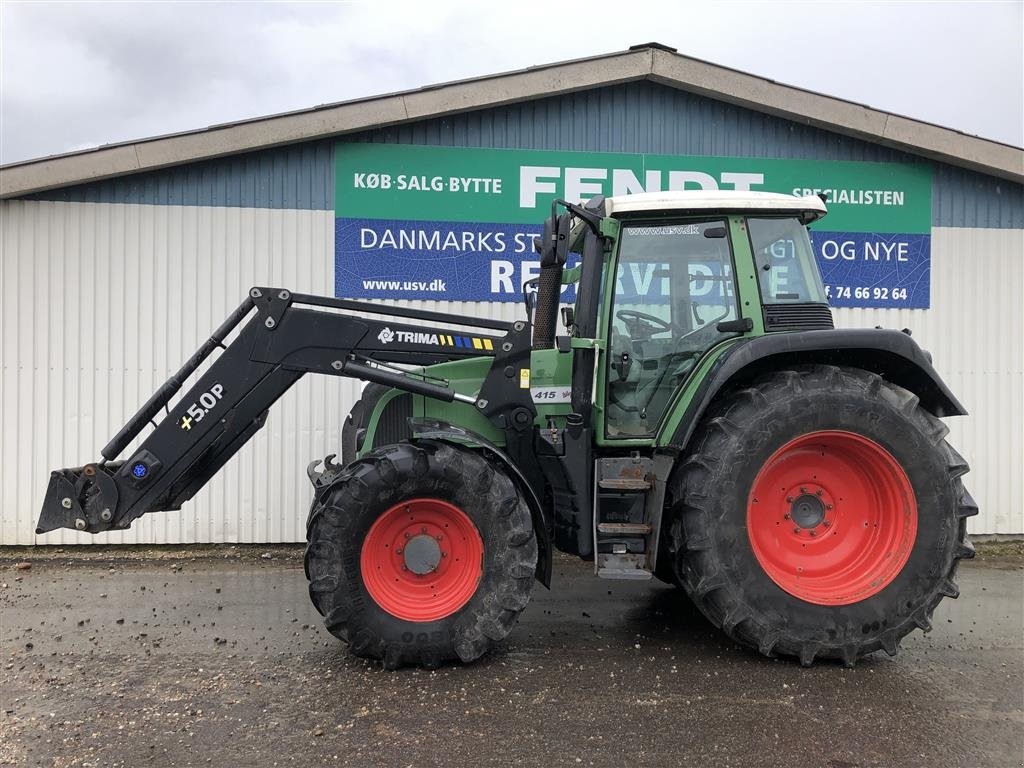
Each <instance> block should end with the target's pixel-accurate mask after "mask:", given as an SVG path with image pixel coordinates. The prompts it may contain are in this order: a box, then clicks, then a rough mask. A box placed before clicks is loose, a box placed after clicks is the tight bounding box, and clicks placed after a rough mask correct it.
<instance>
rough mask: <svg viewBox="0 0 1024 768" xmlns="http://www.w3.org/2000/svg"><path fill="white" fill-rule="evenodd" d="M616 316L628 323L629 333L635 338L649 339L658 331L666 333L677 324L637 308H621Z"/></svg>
mask: <svg viewBox="0 0 1024 768" xmlns="http://www.w3.org/2000/svg"><path fill="white" fill-rule="evenodd" d="M615 317H617V318H618V319H619V320H621V321H622V322H624V323H625V324H626V327H627V328H628V329H629V335H630V336H632V337H633V338H643V339H649V338H650V337H651V336H653V335H654V334H656V333H664V332H665V331H671V330H673V329H674V328H675V325H673V324H672V323H670V322H668V321H667V320H662V319H661V318H660V317H656V316H655V315H649V314H647V313H646V312H637V311H636V310H635V309H620V310H619V311H618V312H616V313H615Z"/></svg>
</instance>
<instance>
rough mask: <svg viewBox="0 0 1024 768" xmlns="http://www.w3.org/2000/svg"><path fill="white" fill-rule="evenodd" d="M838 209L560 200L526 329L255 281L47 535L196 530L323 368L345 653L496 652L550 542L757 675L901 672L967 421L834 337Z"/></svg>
mask: <svg viewBox="0 0 1024 768" xmlns="http://www.w3.org/2000/svg"><path fill="white" fill-rule="evenodd" d="M825 212H826V208H825V204H824V202H823V201H822V200H820V199H819V198H816V197H805V198H798V197H793V196H788V195H779V194H771V193H755V192H729V193H725V192H721V193H706V192H667V193H647V194H637V195H630V196H625V197H614V198H608V199H604V198H595V199H593V200H591V201H589V202H588V203H586V204H585V205H576V204H571V203H568V202H565V201H557V202H556V203H555V204H553V205H552V213H551V217H550V219H549V220H547V221H546V222H545V225H544V233H543V235H542V236H541V237H539V238H538V239H537V242H536V248H537V251H538V253H539V255H540V272H539V277H538V278H536V280H535V286H527V287H528V288H533V287H535V288H536V291H535V292H533V291H532V290H531V291H526V292H525V296H524V298H525V300H526V301H525V303H526V317H524V318H523V319H522V320H519V321H516V322H512V323H508V322H501V321H495V320H488V319H480V318H470V317H459V316H453V315H446V314H441V313H435V312H427V311H421V310H414V309H407V308H400V307H389V306H382V305H379V304H369V303H362V302H356V301H349V300H344V299H334V298H327V297H320V296H312V295H302V294H293V293H291V292H290V291H288V290H282V289H277V288H264V287H259V288H253V289H252V290H251V291H250V293H249V296H248V297H247V298H246V299H245V301H243V303H242V304H241V305H240V306H239V307H238V308H237V309H236V310H235V311H234V312H233V313H232V314H231V316H230V317H229V318H228V319H227V320H226V321H225V322H224V324H223V325H222V326H221V327H220V328H218V329H217V330H216V331H215V332H214V334H213V335H212V336H211V338H210V339H209V340H208V341H207V342H206V343H205V344H204V345H203V346H202V347H201V348H200V349H199V350H198V351H197V352H196V353H195V354H194V355H193V356H192V358H191V359H190V360H189V361H188V362H187V363H186V364H185V365H184V366H183V367H182V369H181V370H180V371H178V373H176V374H175V375H174V376H172V377H171V378H170V379H169V380H168V381H167V382H166V383H165V384H164V385H163V386H162V387H161V388H160V389H159V390H158V391H157V392H156V393H155V394H154V395H153V396H152V397H151V398H150V400H149V401H148V402H147V403H146V404H145V405H143V407H142V408H141V409H140V410H139V412H138V413H137V414H136V415H135V416H134V417H133V418H132V419H131V420H130V421H129V422H128V423H127V424H126V425H125V426H124V427H123V428H122V429H121V431H120V432H119V433H118V434H117V435H116V436H115V437H114V438H113V439H112V440H111V442H110V443H109V444H108V445H107V446H106V447H105V448H104V449H103V450H102V451H101V455H102V457H103V459H102V460H101V461H98V462H95V463H91V464H87V465H85V466H83V467H77V468H74V469H62V470H58V471H55V472H53V473H52V474H51V478H50V483H49V487H48V489H47V493H46V498H45V501H44V503H43V509H42V513H41V515H40V518H39V524H38V529H37V530H38V532H40V533H43V532H46V531H49V530H53V529H56V528H59V527H68V528H72V529H76V530H81V531H89V532H94V533H95V532H99V531H104V530H110V529H118V528H126V527H128V526H129V525H130V524H131V522H132V521H133V520H135V519H136V518H138V517H139V516H140V515H142V514H144V513H147V512H153V511H158V510H169V509H179V508H180V507H181V505H182V504H183V503H184V502H185V501H187V500H188V499H190V498H191V497H192V496H193V495H194V494H195V493H196V491H198V490H199V489H200V488H201V487H202V486H203V485H204V484H205V483H206V482H207V481H208V480H209V479H210V477H212V476H213V475H214V474H215V473H216V472H217V471H218V470H219V469H220V468H221V466H223V464H224V463H225V462H226V461H227V460H228V458H230V457H231V456H232V455H233V454H234V453H235V451H237V450H238V448H239V447H241V445H243V444H244V443H245V442H246V441H247V440H248V439H249V438H250V437H251V436H252V435H253V434H254V433H255V432H256V431H257V430H258V429H259V428H260V427H261V426H262V425H263V423H264V422H265V420H266V417H267V413H268V410H269V408H270V407H271V406H272V405H273V403H274V402H275V401H276V400H277V398H278V397H280V396H281V394H283V393H284V392H285V391H286V390H287V389H288V388H289V387H290V386H291V385H292V384H293V383H295V382H296V381H297V380H298V379H299V378H301V377H302V376H303V375H304V374H305V373H309V372H315V373H321V374H326V375H338V376H349V377H357V378H360V379H362V380H364V381H366V382H368V383H367V384H366V386H365V387H364V389H363V394H362V397H361V399H360V401H359V402H358V403H357V404H356V405H355V407H354V408H353V409H352V412H351V413H350V414H349V416H348V418H347V421H346V423H345V425H344V429H343V441H342V442H343V445H342V446H341V457H342V458H341V461H340V462H335V461H334V458H335V457H334V455H332V456H329V457H327V459H325V460H324V461H323V462H322V463H321V462H319V461H317V462H313V463H312V464H311V465H310V466H309V468H308V470H307V472H308V474H309V477H310V480H311V481H312V484H313V487H314V500H313V505H312V509H311V511H310V513H309V517H308V523H307V532H308V546H307V549H306V557H305V568H306V574H307V576H308V578H309V592H310V596H311V598H312V601H313V604H314V605H315V606H316V608H317V610H318V611H319V612H320V613H321V614H322V615H323V616H324V620H325V623H326V626H327V628H328V630H329V631H330V632H332V633H333V634H334V635H336V636H338V637H339V638H341V639H342V640H345V641H346V642H348V643H349V644H350V646H351V648H352V650H353V652H354V653H356V654H358V655H360V656H364V657H369V658H373V659H379V660H381V661H382V662H383V663H384V665H385V666H386V667H388V668H394V667H398V666H402V665H406V664H418V665H422V666H424V667H428V668H432V667H436V666H438V665H439V664H442V663H444V662H446V661H448V660H451V659H460V660H461V661H463V662H470V661H473V660H474V659H477V658H479V657H480V656H481V655H482V654H484V653H485V652H486V651H487V650H488V649H489V648H491V647H492V646H494V645H495V644H496V643H498V642H500V641H501V640H502V639H503V638H504V637H505V636H506V635H507V634H508V633H509V632H510V631H511V629H512V627H513V626H514V624H515V622H516V620H517V618H518V616H519V614H520V612H522V611H523V610H524V609H525V608H526V606H527V604H528V603H529V600H530V595H531V592H532V589H533V586H534V582H535V581H540V582H541V583H542V584H543V585H544V586H546V587H550V581H551V570H552V568H551V562H552V553H553V551H554V550H556V549H557V550H559V551H561V552H565V553H569V554H571V555H577V556H579V557H580V558H583V559H586V560H588V561H592V562H593V563H594V572H595V575H596V576H597V577H598V578H605V579H637V580H641V579H650V578H652V577H654V578H658V579H660V580H662V581H665V582H670V583H673V584H676V585H678V586H679V587H681V588H682V589H684V590H685V591H686V593H687V595H689V597H690V598H691V599H692V600H693V601H694V602H695V603H696V605H697V607H698V608H699V609H700V610H701V612H702V613H703V614H704V615H705V616H706V617H707V618H708V619H709V620H710V621H711V622H712V623H713V624H715V625H716V626H718V627H720V628H721V629H722V630H723V631H724V632H725V633H726V634H727V635H728V636H729V637H731V638H733V639H734V640H736V641H737V642H739V643H741V644H743V645H746V646H749V647H751V648H755V649H757V650H758V651H760V652H761V653H762V654H765V655H784V656H791V657H795V658H797V659H799V661H800V662H801V663H802V664H804V665H809V664H811V663H812V662H813V661H814V660H815V659H820V658H826V659H838V660H840V661H841V662H842V663H844V664H846V665H852V664H854V663H855V662H856V660H857V659H858V658H860V657H862V656H864V655H866V654H869V653H872V652H874V651H876V650H879V649H881V650H885V651H886V652H888V653H889V654H890V655H891V654H895V653H896V651H897V647H898V645H899V643H900V640H901V639H902V638H903V637H904V636H905V635H907V634H908V633H909V632H911V631H912V630H913V629H914V628H915V627H917V628H920V629H923V630H925V631H927V630H928V629H929V627H930V623H929V622H930V617H931V615H932V612H933V611H934V609H935V607H936V605H937V604H938V602H939V601H940V600H941V599H942V598H943V597H944V596H949V597H956V596H957V587H956V584H955V582H954V577H955V574H956V567H957V562H958V561H959V560H960V559H962V558H969V557H971V556H972V555H973V549H972V548H971V545H970V543H969V542H968V539H967V536H966V518H968V517H969V516H971V515H973V514H976V513H977V508H976V506H975V504H974V502H973V500H972V499H971V497H970V495H969V494H968V493H967V492H966V490H965V489H964V487H963V485H962V483H961V476H962V475H963V474H964V473H965V472H967V470H968V467H967V464H966V463H965V461H964V460H963V458H961V457H960V456H959V454H957V452H956V451H955V450H954V449H953V448H952V447H950V445H949V444H948V443H947V442H946V441H945V436H946V433H947V431H948V430H947V428H946V426H945V425H944V424H943V423H942V422H941V421H940V418H942V417H946V416H954V415H962V414H964V413H965V411H964V409H963V407H962V406H961V405H960V404H959V403H958V402H957V400H956V398H955V397H954V396H953V395H952V394H951V393H950V391H949V389H948V388H947V387H946V386H945V384H943V382H942V381H941V380H940V378H939V376H938V375H937V374H936V372H935V371H934V369H933V368H932V365H931V360H930V357H929V355H928V354H927V353H926V352H923V351H922V350H921V349H920V348H919V347H918V345H917V344H916V343H915V342H914V341H913V340H912V339H911V337H910V334H909V332H906V331H902V332H901V331H891V330H881V329H875V330H835V329H834V328H833V321H832V315H831V311H830V309H829V306H828V301H827V296H826V293H825V290H824V288H823V286H822V282H821V278H820V275H819V272H818V269H817V265H816V262H815V257H814V254H813V251H812V248H811V244H810V240H809V238H808V234H807V227H808V226H809V225H810V224H812V223H813V222H815V221H816V220H818V219H819V218H821V217H822V216H824V215H825ZM570 262H571V263H572V264H573V265H572V266H571V267H570V266H569V264H570ZM572 293H574V294H575V302H574V304H568V303H565V304H563V301H562V299H563V297H568V296H571V295H572ZM559 315H560V316H561V321H562V331H563V332H562V333H559V328H558V325H559V322H558V321H559ZM243 320H248V321H247V322H245V323H244V325H243ZM229 338H230V342H229V341H228V339H229ZM218 349H220V350H222V351H221V352H220V354H219V355H217V356H216V357H215V358H214V359H213V360H212V361H211V362H210V363H209V364H207V365H205V366H204V363H205V362H206V361H207V358H209V357H210V356H211V355H212V354H213V353H214V351H216V350H218ZM201 367H202V368H203V369H202V371H201V372H198V373H197V371H199V369H200V368H201ZM193 374H196V375H195V376H193ZM186 380H189V381H194V383H193V384H192V386H191V388H190V389H189V390H188V391H187V393H186V394H185V395H184V396H183V397H180V398H178V399H177V400H176V402H175V403H174V404H173V405H170V401H171V400H172V399H174V398H175V396H176V395H177V394H178V392H179V391H180V390H181V389H182V388H183V385H184V384H185V382H186ZM161 411H164V415H163V417H162V418H160V419H159V420H158V415H159V414H160V413H161ZM150 423H152V425H153V429H152V431H151V432H150V433H149V434H148V435H147V436H146V438H145V439H144V440H143V441H142V442H141V444H140V445H139V447H137V448H136V449H134V450H133V451H132V452H131V453H130V455H129V456H128V458H127V459H124V460H118V456H119V455H120V454H121V453H122V452H123V451H125V449H126V448H127V447H128V445H129V444H130V443H132V442H133V441H134V440H135V438H136V437H137V436H139V435H140V433H141V432H142V430H143V429H144V428H145V427H146V425H147V424H150Z"/></svg>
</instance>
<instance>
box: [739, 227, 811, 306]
mask: <svg viewBox="0 0 1024 768" xmlns="http://www.w3.org/2000/svg"><path fill="white" fill-rule="evenodd" d="M747 231H748V232H749V233H750V246H751V250H752V251H753V254H754V261H755V263H756V264H757V274H758V278H759V279H758V282H759V283H760V287H761V300H762V301H763V302H764V303H765V304H787V303H804V302H816V303H821V304H824V303H826V301H827V300H826V298H825V289H824V287H822V284H821V276H820V274H819V272H818V268H817V265H816V264H815V261H814V250H813V248H812V247H811V241H810V238H809V237H808V235H807V229H806V227H804V226H803V225H802V224H801V223H800V222H799V221H798V220H796V219H794V218H748V219H747Z"/></svg>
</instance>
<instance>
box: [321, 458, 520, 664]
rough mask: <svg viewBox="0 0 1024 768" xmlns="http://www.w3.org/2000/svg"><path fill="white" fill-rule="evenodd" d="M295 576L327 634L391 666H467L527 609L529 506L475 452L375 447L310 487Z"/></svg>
mask: <svg viewBox="0 0 1024 768" xmlns="http://www.w3.org/2000/svg"><path fill="white" fill-rule="evenodd" d="M307 539H308V545H307V547H306V561H305V565H306V576H307V577H308V578H309V595H310V598H311V599H312V601H313V605H314V606H315V607H316V609H317V610H318V611H319V612H320V613H321V614H322V615H323V616H324V622H325V624H326V626H327V629H328V630H329V631H330V632H331V633H332V634H334V635H335V636H337V637H339V638H341V639H342V640H344V641H346V642H348V643H349V645H350V646H351V648H352V651H353V652H354V653H355V654H356V655H358V656H364V657H367V658H373V659H379V660H381V661H382V662H383V663H384V666H385V667H387V668H390V669H394V668H396V667H399V666H402V665H404V664H419V665H422V666H424V667H428V668H432V667H436V666H438V665H439V664H441V663H442V662H444V661H447V660H450V659H459V660H461V661H464V662H469V661H473V660H474V659H476V658H478V657H480V656H481V655H483V654H484V653H485V652H486V651H487V650H488V649H489V648H490V647H491V646H492V645H494V644H495V643H497V642H498V641H500V640H502V639H503V638H504V637H505V636H506V635H507V634H508V633H509V631H511V629H512V627H513V626H514V625H515V622H516V619H517V618H518V616H519V613H520V612H521V611H522V610H523V609H524V608H525V607H526V604H527V603H528V602H529V599H530V593H531V591H532V589H533V580H534V569H535V567H536V563H537V541H536V538H535V536H534V533H533V525H532V521H531V518H530V510H529V508H528V507H527V505H526V502H525V501H524V499H523V498H522V496H521V494H520V493H519V491H518V489H517V488H516V486H515V484H514V483H513V482H512V480H511V479H510V478H509V477H508V476H507V475H506V474H505V473H504V471H502V469H501V468H500V467H499V466H496V465H494V464H492V463H490V462H489V461H488V460H487V459H486V458H484V457H483V456H481V455H479V454H477V453H474V452H472V451H469V450H465V449H461V448H456V447H453V446H451V445H448V444H445V443H440V442H432V441H422V442H419V443H416V444H415V445H414V444H410V443H400V444H397V445H391V446H387V447H384V448H381V449H378V450H376V451H374V452H373V453H371V454H370V455H368V456H366V457H365V458H363V459H359V460H357V461H355V462H353V463H352V464H350V465H348V466H347V467H345V469H344V470H342V471H341V473H339V475H338V476H337V477H336V479H335V481H334V482H333V483H331V484H330V485H329V486H328V487H326V488H324V489H321V490H319V491H318V492H317V498H316V499H315V500H314V502H313V508H312V510H311V512H310V517H309V522H308V525H307Z"/></svg>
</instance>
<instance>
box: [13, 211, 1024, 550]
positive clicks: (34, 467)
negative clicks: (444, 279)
mask: <svg viewBox="0 0 1024 768" xmlns="http://www.w3.org/2000/svg"><path fill="white" fill-rule="evenodd" d="M0 205H2V208H0V215H2V221H0V225H2V230H3V233H2V249H3V250H2V254H0V345H2V346H0V358H2V364H3V370H2V376H0V471H2V475H3V476H2V480H3V482H2V483H0V494H2V495H0V544H32V543H46V544H58V543H60V544H63V543H72V542H76V543H77V542H83V543H84V542H125V543H129V542H132V543H135V542H138V543H142V542H146V543H178V542H281V541H301V540H302V539H303V537H304V531H303V528H304V522H305V515H306V509H307V507H308V503H309V499H310V491H309V486H308V481H307V480H306V476H305V472H304V471H303V470H304V467H305V465H306V463H307V462H308V461H309V460H311V459H312V458H316V457H322V456H323V455H325V454H326V453H331V452H334V451H335V450H337V446H338V445H339V442H340V432H341V424H342V420H343V418H344V415H345V414H346V413H347V411H348V409H349V408H350V407H351V405H352V403H353V402H354V400H355V398H356V395H357V392H358V388H359V386H360V385H359V382H356V381H353V380H345V379H335V378H333V377H322V376H309V377H306V378H304V379H303V380H302V381H300V382H299V383H298V384H297V385H296V386H295V387H294V388H293V389H292V390H291V391H290V392H289V393H288V394H287V395H285V397H284V398H282V400H281V401H280V402H279V404H278V405H277V406H276V407H275V408H274V409H273V410H272V411H271V415H270V418H269V419H268V422H267V426H266V427H264V429H263V430H262V431H261V432H260V433H258V434H257V436H256V437H255V438H254V439H253V440H252V441H251V442H250V443H249V444H248V445H247V446H246V447H245V448H243V449H242V450H241V451H240V452H239V454H238V455H237V456H236V457H235V458H234V459H233V460H232V461H231V462H229V464H228V465H227V467H226V468H225V469H224V470H223V471H222V472H221V473H220V474H219V475H218V476H217V477H216V478H215V479H214V480H213V481H211V482H210V484H209V485H208V486H207V487H206V488H205V489H203V490H202V491H201V492H200V493H199V494H198V495H197V496H196V498H195V499H194V500H193V501H191V502H189V503H188V504H186V505H185V507H184V509H182V510H181V511H179V512H163V513H156V514H152V515H146V516H144V517H143V518H141V519H140V520H138V521H137V522H136V523H135V524H134V525H133V527H132V528H131V529H130V530H128V531H123V532H117V533H108V534H101V535H99V536H90V535H86V534H79V533H75V532H71V531H61V532H54V533H50V534H47V535H45V536H36V535H35V534H34V527H35V520H36V515H37V513H38V510H39V505H40V503H41V501H42V495H43V492H44V490H45V488H46V482H47V477H48V473H49V471H50V470H51V469H54V468H58V467H64V466H79V465H81V464H82V463H84V462H86V461H88V460H95V459H97V458H99V448H100V447H101V446H103V445H104V444H105V443H106V442H107V440H108V439H109V438H110V437H111V436H112V435H113V434H114V433H115V432H116V431H117V429H118V428H120V426H121V425H122V424H123V423H124V422H125V421H126V420H127V418H128V417H129V416H130V415H131V414H132V413H134V412H135V410H136V409H137V408H138V406H139V405H140V404H141V403H142V402H143V401H144V400H145V399H146V398H147V397H148V396H149V395H150V394H151V393H152V392H153V391H154V390H155V389H156V387H157V386H159V384H160V383H161V382H163V381H164V379H166V378H167V376H168V375H170V373H171V372H173V371H174V370H176V369H177V368H178V367H179V366H180V365H181V363H182V361H183V360H184V359H185V358H186V357H187V356H188V355H189V354H191V353H192V352H193V351H194V350H195V348H196V347H197V346H198V345H199V344H200V343H201V342H202V341H203V340H205V339H206V338H207V336H208V335H209V333H210V331H211V330H212V329H213V328H214V327H216V326H217V325H218V324H219V323H220V322H221V321H222V320H223V318H224V317H225V316H226V315H227V313H228V312H229V311H230V310H231V309H233V308H234V307H235V306H236V305H237V304H238V303H239V301H240V300H241V299H242V297H244V295H245V291H246V290H247V289H248V288H249V287H250V286H252V285H257V284H259V285H273V286H282V287H288V288H291V289H292V290H296V291H303V292H310V293H325V294H330V293H331V291H332V290H333V263H334V262H333V253H334V217H333V213H332V212H329V211H292V210H276V209H275V210H270V209H253V208H220V207H218V208H204V207H195V206H187V207H179V206H162V205H160V206H148V205H121V204H101V203H58V202H27V201H5V202H3V203H2V204H0ZM1022 295H1024V232H1021V231H1020V230H996V229H940V228H937V229H934V230H933V238H932V309H930V310H928V311H920V310H917V311H914V310H901V311H891V310H889V311H882V310H875V311H871V310H838V311H837V312H836V320H837V324H838V325H841V326H868V327H870V326H874V325H883V326H886V327H896V328H902V327H904V326H907V327H910V328H912V329H913V330H914V337H915V339H917V340H918V341H919V342H920V343H921V344H922V345H923V346H924V347H925V348H927V349H930V350H931V351H932V352H933V354H934V355H935V363H936V367H937V368H938V369H939V372H940V373H941V374H942V375H943V376H944V377H945V378H946V380H947V382H948V383H949V385H950V386H951V387H952V389H953V391H954V392H956V393H957V395H958V396H959V397H960V398H961V399H962V401H963V402H964V404H965V405H966V406H967V407H968V409H969V410H970V411H971V414H972V415H971V416H970V417H968V418H966V419H950V420H949V424H950V426H951V427H952V430H953V431H952V435H951V439H952V440H953V441H954V443H955V445H956V446H957V447H958V449H959V450H960V451H961V452H962V453H963V454H964V455H965V456H966V457H967V459H968V460H969V461H970V462H971V465H972V467H973V468H974V470H973V471H972V473H971V474H970V475H969V477H968V485H969V487H970V489H971V491H972V492H973V493H974V495H975V498H976V499H977V501H978V503H979V505H980V506H981V510H982V512H981V514H980V515H979V516H978V517H977V518H975V519H974V520H972V521H971V529H972V531H973V532H975V533H1020V532H1024V501H1022V499H1024V491H1022V482H1024V480H1022V475H1024V451H1022V445H1024V414H1022V406H1021V401H1022V396H1024V346H1022V344H1021V339H1022V338H1024V309H1022V306H1021V296H1022ZM403 303H404V304H406V305H409V306H420V307H425V308H430V309H437V310H442V311H449V312H454V313H457V314H465V315H486V316H488V317H496V318H502V319H514V318H515V317H517V316H518V314H519V313H520V312H521V310H520V308H519V306H518V305H517V304H486V303H445V304H442V303H438V302H403Z"/></svg>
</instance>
